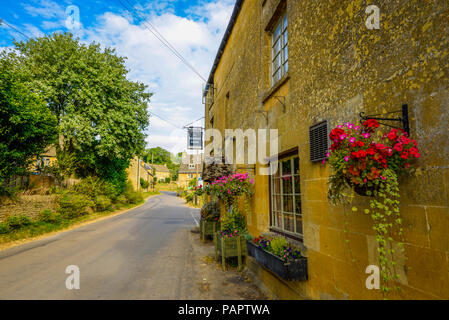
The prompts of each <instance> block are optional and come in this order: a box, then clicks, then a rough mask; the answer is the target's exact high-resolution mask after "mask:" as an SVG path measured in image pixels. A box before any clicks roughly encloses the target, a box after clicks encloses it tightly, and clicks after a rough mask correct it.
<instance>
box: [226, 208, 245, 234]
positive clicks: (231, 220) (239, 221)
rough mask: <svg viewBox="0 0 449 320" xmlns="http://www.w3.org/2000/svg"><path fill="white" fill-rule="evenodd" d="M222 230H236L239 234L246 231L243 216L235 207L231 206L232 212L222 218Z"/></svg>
mask: <svg viewBox="0 0 449 320" xmlns="http://www.w3.org/2000/svg"><path fill="white" fill-rule="evenodd" d="M223 230H224V231H232V232H234V231H235V230H237V232H238V233H239V234H244V233H245V232H246V222H245V217H244V216H243V215H242V214H241V213H240V212H239V211H238V210H237V209H236V208H235V207H234V208H232V213H230V214H227V215H226V217H225V218H224V219H223Z"/></svg>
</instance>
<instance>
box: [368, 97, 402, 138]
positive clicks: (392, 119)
mask: <svg viewBox="0 0 449 320" xmlns="http://www.w3.org/2000/svg"><path fill="white" fill-rule="evenodd" d="M391 113H402V116H401V117H398V118H384V117H377V116H381V115H387V114H391ZM368 119H374V120H378V121H396V122H400V123H401V124H402V128H401V127H395V126H392V125H390V124H387V123H382V122H379V124H381V125H384V126H387V127H391V128H396V129H402V130H404V131H405V132H407V135H408V136H410V123H409V120H408V105H407V104H403V105H402V108H401V110H396V111H391V112H388V113H384V114H373V115H365V113H364V112H360V123H363V121H365V120H368Z"/></svg>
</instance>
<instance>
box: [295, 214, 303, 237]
mask: <svg viewBox="0 0 449 320" xmlns="http://www.w3.org/2000/svg"><path fill="white" fill-rule="evenodd" d="M295 219H296V233H299V234H302V216H298V215H297V216H295Z"/></svg>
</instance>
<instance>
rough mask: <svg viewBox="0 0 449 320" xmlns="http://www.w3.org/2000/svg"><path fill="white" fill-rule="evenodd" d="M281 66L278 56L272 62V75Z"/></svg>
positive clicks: (279, 56)
mask: <svg viewBox="0 0 449 320" xmlns="http://www.w3.org/2000/svg"><path fill="white" fill-rule="evenodd" d="M280 66H281V55H280V54H279V55H278V56H277V57H276V58H274V60H273V73H275V72H276V71H277V70H278V68H279V67H280Z"/></svg>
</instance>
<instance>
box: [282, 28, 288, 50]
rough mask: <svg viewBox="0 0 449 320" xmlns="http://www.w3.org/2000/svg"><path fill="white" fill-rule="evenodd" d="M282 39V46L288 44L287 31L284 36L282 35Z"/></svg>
mask: <svg viewBox="0 0 449 320" xmlns="http://www.w3.org/2000/svg"><path fill="white" fill-rule="evenodd" d="M282 37H283V39H282V46H283V47H284V46H286V45H287V44H288V31H287V30H285V31H284V34H283V35H282Z"/></svg>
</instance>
